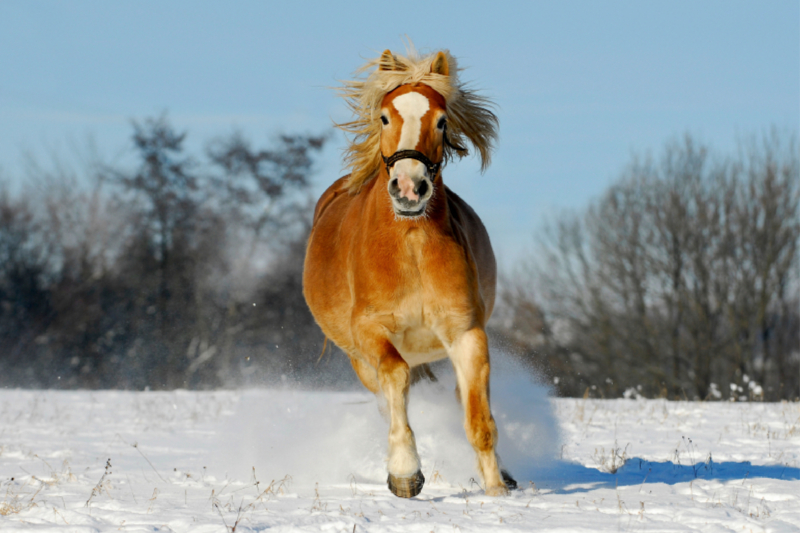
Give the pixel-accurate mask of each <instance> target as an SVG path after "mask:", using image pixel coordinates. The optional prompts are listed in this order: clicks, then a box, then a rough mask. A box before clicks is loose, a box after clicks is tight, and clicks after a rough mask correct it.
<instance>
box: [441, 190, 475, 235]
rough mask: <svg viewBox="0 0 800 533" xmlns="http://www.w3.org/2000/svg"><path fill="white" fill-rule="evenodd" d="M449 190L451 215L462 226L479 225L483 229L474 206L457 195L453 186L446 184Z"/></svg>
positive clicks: (448, 199) (448, 198)
mask: <svg viewBox="0 0 800 533" xmlns="http://www.w3.org/2000/svg"><path fill="white" fill-rule="evenodd" d="M445 190H446V192H447V203H448V207H449V211H450V216H451V217H452V218H453V220H454V221H455V222H456V223H458V224H459V225H460V226H462V227H463V226H467V227H469V226H474V225H476V224H477V225H478V227H480V228H481V229H483V223H482V222H481V219H480V217H478V214H477V213H476V212H475V210H474V209H472V207H471V206H470V205H469V204H468V203H467V202H465V201H464V199H463V198H461V197H460V196H459V195H457V194H456V193H455V192H454V191H453V190H452V189H451V188H449V187H447V186H445Z"/></svg>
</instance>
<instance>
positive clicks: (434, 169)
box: [381, 150, 442, 179]
mask: <svg viewBox="0 0 800 533" xmlns="http://www.w3.org/2000/svg"><path fill="white" fill-rule="evenodd" d="M381 157H382V158H383V163H384V164H385V165H386V173H387V174H389V175H390V176H391V175H392V173H391V168H392V165H394V164H395V163H397V162H398V161H400V160H401V159H416V160H417V161H419V162H420V163H422V164H423V165H425V166H426V167H428V175H429V176H430V177H431V179H433V178H435V177H436V174H438V173H439V169H440V168H441V166H442V163H441V162H439V163H434V162H433V161H431V160H430V159H428V156H426V155H425V154H423V153H422V152H418V151H416V150H398V151H397V152H395V153H393V154H392V155H390V156H389V157H386V156H385V155H383V154H381Z"/></svg>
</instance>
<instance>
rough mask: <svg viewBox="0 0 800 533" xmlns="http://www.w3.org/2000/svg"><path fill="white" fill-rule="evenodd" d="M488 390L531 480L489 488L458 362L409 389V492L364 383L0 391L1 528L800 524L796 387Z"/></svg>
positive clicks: (514, 455)
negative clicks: (415, 453)
mask: <svg viewBox="0 0 800 533" xmlns="http://www.w3.org/2000/svg"><path fill="white" fill-rule="evenodd" d="M492 400H493V409H494V412H495V416H496V418H497V421H498V426H499V429H500V445H499V446H500V448H499V450H500V455H501V458H502V460H503V462H504V464H505V466H506V467H507V468H508V470H509V471H510V472H511V473H512V474H513V475H514V476H515V477H516V479H517V481H518V482H519V486H520V490H516V491H513V492H512V494H511V496H509V497H506V498H490V497H487V496H485V495H484V494H483V491H482V490H480V487H479V486H478V485H477V484H476V482H475V481H474V479H473V478H475V477H476V473H475V470H474V463H475V460H474V455H473V452H472V450H471V448H470V447H469V445H468V443H467V442H466V438H465V436H464V432H463V428H462V422H461V420H462V419H461V414H460V408H459V406H458V404H457V402H456V400H455V396H454V393H453V390H452V383H450V382H448V380H447V379H443V380H442V381H440V382H439V383H435V384H424V385H418V386H415V387H414V388H412V390H411V394H410V405H409V416H410V420H411V424H412V427H413V428H414V430H415V432H416V435H417V444H418V448H419V452H420V456H421V458H422V461H423V473H424V474H425V477H426V480H427V482H426V485H425V487H424V489H423V491H422V494H421V495H419V496H418V497H416V498H413V499H408V500H403V499H399V498H396V497H394V496H393V495H392V494H391V493H390V492H389V491H388V489H387V488H386V483H385V480H386V471H385V453H386V432H387V425H386V422H385V421H384V420H383V418H382V417H381V415H380V413H379V411H378V408H377V402H376V400H375V399H374V398H373V397H372V396H371V395H370V394H368V393H366V392H364V393H361V392H319V391H317V392H312V391H300V390H290V389H285V390H244V391H215V392H188V391H175V392H120V391H103V392H90V391H72V392H59V391H24V390H5V391H0V531H3V532H11V531H37V532H47V531H58V532H67V531H68V532H95V531H128V532H133V531H148V532H149V531H176V532H183V531H192V532H195V531H197V532H224V531H226V530H227V531H230V528H232V527H234V526H235V527H236V531H237V532H238V531H242V532H244V531H263V530H266V529H269V530H270V531H330V532H352V531H359V532H363V531H374V532H382V531H387V532H388V531H419V532H429V531H437V532H438V531H442V532H444V531H448V532H450V531H461V532H464V531H532V530H536V531H601V530H625V531H628V530H635V531H797V530H798V529H799V528H800V468H798V466H799V465H798V461H799V460H800V404H799V403H780V404H768V403H721V402H709V403H701V402H694V403H693V402H667V401H663V400H643V399H620V400H593V399H550V398H548V391H547V390H546V388H544V387H542V386H540V385H536V384H533V383H531V382H529V381H527V379H525V378H523V377H521V374H519V373H510V374H509V375H507V376H505V377H500V378H498V379H495V380H494V381H493V385H492ZM109 463H110V467H108V468H106V466H107V464H109Z"/></svg>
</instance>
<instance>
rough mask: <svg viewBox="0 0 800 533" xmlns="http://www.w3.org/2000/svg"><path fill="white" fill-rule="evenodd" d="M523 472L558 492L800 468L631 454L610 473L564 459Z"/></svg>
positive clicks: (782, 473) (781, 476)
mask: <svg viewBox="0 0 800 533" xmlns="http://www.w3.org/2000/svg"><path fill="white" fill-rule="evenodd" d="M524 474H530V475H522V476H520V477H521V478H522V479H533V480H534V481H535V482H536V485H537V486H538V487H539V488H542V489H550V490H552V491H554V492H556V493H559V494H569V493H573V492H586V491H589V490H595V489H602V488H612V489H613V488H615V487H618V486H627V485H642V484H645V483H665V484H667V485H674V484H676V483H688V482H690V481H692V480H695V479H706V480H708V479H716V480H719V481H731V480H736V479H741V480H744V479H750V478H768V479H776V480H787V481H788V480H797V479H800V468H794V467H791V466H787V465H753V464H751V463H750V462H749V461H744V462H741V463H733V462H724V463H715V462H714V461H713V460H711V459H709V460H708V461H706V462H701V463H697V464H694V465H684V464H680V463H678V464H675V463H673V462H670V461H665V462H661V463H656V462H652V461H647V460H644V459H639V458H637V457H634V458H631V459H628V461H627V462H626V463H625V464H624V465H623V466H622V467H620V468H619V469H618V470H617V471H616V472H615V473H613V474H612V473H610V472H604V471H602V470H598V469H596V468H591V467H587V466H583V465H580V464H577V463H570V462H566V461H556V462H554V463H552V464H551V465H549V466H545V467H542V468H537V469H536V470H535V471H532V472H530V473H528V472H525V473H524Z"/></svg>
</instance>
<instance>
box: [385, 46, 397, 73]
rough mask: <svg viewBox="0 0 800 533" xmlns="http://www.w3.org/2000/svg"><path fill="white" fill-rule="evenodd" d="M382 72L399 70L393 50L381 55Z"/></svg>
mask: <svg viewBox="0 0 800 533" xmlns="http://www.w3.org/2000/svg"><path fill="white" fill-rule="evenodd" d="M380 65H381V66H380V69H381V70H399V69H398V68H397V61H395V59H394V56H393V55H392V51H391V50H384V51H383V53H382V54H381V63H380Z"/></svg>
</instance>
